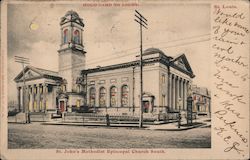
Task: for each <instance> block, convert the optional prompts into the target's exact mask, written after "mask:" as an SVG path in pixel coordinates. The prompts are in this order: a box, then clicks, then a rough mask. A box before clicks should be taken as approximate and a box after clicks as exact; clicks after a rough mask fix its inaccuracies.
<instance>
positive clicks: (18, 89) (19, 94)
mask: <svg viewBox="0 0 250 160" xmlns="http://www.w3.org/2000/svg"><path fill="white" fill-rule="evenodd" d="M20 92H21V87H17V107H18V111H19V112H21V97H20V96H21V93H20Z"/></svg>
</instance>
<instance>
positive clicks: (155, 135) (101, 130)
mask: <svg viewBox="0 0 250 160" xmlns="http://www.w3.org/2000/svg"><path fill="white" fill-rule="evenodd" d="M210 147H211V128H194V129H190V130H185V131H156V130H145V129H138V128H108V127H86V126H68V125H41V124H40V123H31V124H14V123H9V124H8V148H9V149H18V148H22V149H39V148H42V149H55V148H58V149H63V148H210Z"/></svg>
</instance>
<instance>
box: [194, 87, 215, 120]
mask: <svg viewBox="0 0 250 160" xmlns="http://www.w3.org/2000/svg"><path fill="white" fill-rule="evenodd" d="M192 91H193V104H194V105H193V112H197V114H198V115H210V113H211V93H210V91H209V90H208V89H207V88H205V87H198V86H196V85H193V86H192Z"/></svg>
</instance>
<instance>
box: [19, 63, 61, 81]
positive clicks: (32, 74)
mask: <svg viewBox="0 0 250 160" xmlns="http://www.w3.org/2000/svg"><path fill="white" fill-rule="evenodd" d="M23 73H24V75H25V80H29V79H30V80H31V79H37V78H48V79H54V80H62V77H60V76H59V74H58V72H55V71H51V70H46V69H42V68H37V67H34V66H30V65H28V66H26V67H25V68H24V70H22V71H21V72H20V73H19V74H18V75H17V76H16V78H15V79H14V80H15V81H16V82H18V81H22V80H23Z"/></svg>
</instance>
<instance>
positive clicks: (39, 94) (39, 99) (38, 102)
mask: <svg viewBox="0 0 250 160" xmlns="http://www.w3.org/2000/svg"><path fill="white" fill-rule="evenodd" d="M40 92H41V90H40V84H38V86H37V98H38V99H37V111H38V112H40V108H41V106H40V104H41V103H40V101H41V93H40Z"/></svg>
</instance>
